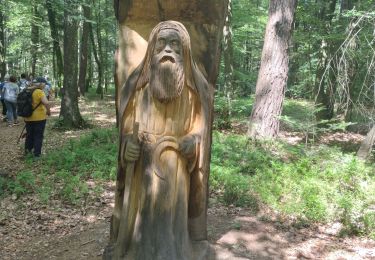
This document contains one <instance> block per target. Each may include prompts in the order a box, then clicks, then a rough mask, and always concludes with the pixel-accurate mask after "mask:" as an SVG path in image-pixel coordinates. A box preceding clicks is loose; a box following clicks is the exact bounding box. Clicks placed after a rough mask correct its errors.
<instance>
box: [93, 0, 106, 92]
mask: <svg viewBox="0 0 375 260" xmlns="http://www.w3.org/2000/svg"><path fill="white" fill-rule="evenodd" d="M98 3H99V6H98V10H100V9H101V7H100V1H99V2H98ZM92 4H93V7H94V8H95V7H96V5H95V1H94V0H93V1H92ZM101 24H102V23H101V15H100V12H96V27H95V32H96V41H97V42H96V43H97V44H95V32H94V28H92V26H91V28H92V30H91V43H92V50H93V54H94V58H95V62H96V65H97V70H98V86H97V89H96V93H97V94H100V98H101V99H103V63H102V60H103V59H102V37H101V33H100V27H101Z"/></svg>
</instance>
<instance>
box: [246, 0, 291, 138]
mask: <svg viewBox="0 0 375 260" xmlns="http://www.w3.org/2000/svg"><path fill="white" fill-rule="evenodd" d="M296 4H297V0H285V1H277V0H270V3H269V10H268V15H269V18H268V23H267V27H266V33H265V39H264V46H263V50H262V59H261V66H260V70H259V74H258V81H257V85H256V93H255V94H256V96H255V103H254V106H253V110H252V112H251V116H250V122H249V129H248V136H249V137H252V138H273V137H276V136H277V134H278V132H279V116H280V115H281V111H282V104H283V100H284V93H285V88H286V83H287V78H288V68H289V66H288V62H289V57H288V46H289V39H290V36H291V32H292V22H293V19H294V12H295V9H296Z"/></svg>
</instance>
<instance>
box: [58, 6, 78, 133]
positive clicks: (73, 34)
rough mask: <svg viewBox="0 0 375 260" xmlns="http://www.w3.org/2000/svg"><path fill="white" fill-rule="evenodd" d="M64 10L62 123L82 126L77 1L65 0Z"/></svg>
mask: <svg viewBox="0 0 375 260" xmlns="http://www.w3.org/2000/svg"><path fill="white" fill-rule="evenodd" d="M64 3H65V11H64V64H65V66H64V75H65V77H64V94H63V97H62V100H61V112H60V116H61V117H62V125H63V126H65V127H68V128H80V127H82V126H83V125H84V121H83V119H82V116H81V114H80V112H79V107H78V88H77V69H78V68H77V61H78V42H77V40H78V36H77V31H78V21H77V20H76V19H75V16H76V13H74V12H75V10H77V7H78V6H77V2H76V1H75V0H65V2H64Z"/></svg>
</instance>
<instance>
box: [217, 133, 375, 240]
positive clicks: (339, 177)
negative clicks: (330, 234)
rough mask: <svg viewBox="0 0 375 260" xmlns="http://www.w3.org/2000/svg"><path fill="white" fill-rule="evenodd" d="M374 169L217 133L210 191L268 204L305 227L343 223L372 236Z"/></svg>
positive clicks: (338, 156) (333, 151)
mask: <svg viewBox="0 0 375 260" xmlns="http://www.w3.org/2000/svg"><path fill="white" fill-rule="evenodd" d="M374 166H375V165H368V164H365V163H364V162H362V161H360V160H357V159H356V157H355V156H354V155H351V154H344V153H342V152H341V151H340V150H339V149H337V148H330V147H327V146H314V147H310V148H309V149H307V148H305V147H303V146H290V145H287V144H284V143H281V142H272V143H265V142H251V141H248V140H247V139H246V138H245V137H243V136H237V135H225V134H222V133H219V132H214V135H213V146H212V161H211V176H210V185H211V189H213V190H215V191H218V195H219V197H220V198H221V200H222V201H223V202H224V203H226V204H234V205H237V206H249V207H251V208H252V209H255V210H256V209H257V208H258V204H259V203H265V204H267V205H269V206H270V207H272V208H274V209H275V210H277V211H278V212H280V213H281V214H286V215H289V216H295V217H296V218H297V219H299V220H301V221H304V222H306V221H307V222H316V221H319V222H328V221H341V222H342V223H343V224H344V227H345V229H344V230H346V231H345V232H347V233H351V234H369V235H370V234H374V232H375V229H374V226H375V225H374V224H373V223H374V222H372V220H373V218H374V205H375V170H374V169H375V167H374Z"/></svg>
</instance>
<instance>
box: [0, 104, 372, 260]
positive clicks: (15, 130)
mask: <svg viewBox="0 0 375 260" xmlns="http://www.w3.org/2000/svg"><path fill="white" fill-rule="evenodd" d="M99 109H100V111H98V110H99ZM108 111H114V109H113V102H110V103H109V102H108V101H107V102H102V103H100V102H99V103H96V104H94V105H90V106H89V105H87V106H84V107H83V108H82V109H81V112H82V113H83V114H84V115H85V116H87V117H89V118H90V117H92V118H93V122H95V124H96V125H97V126H98V127H100V126H101V127H107V126H110V125H113V124H114V113H113V112H111V113H110V114H108ZM57 115H58V107H57V106H56V107H55V108H54V109H53V117H54V118H56V117H57ZM51 121H53V120H50V122H51ZM21 130H22V125H20V126H16V127H7V125H6V124H5V123H1V124H0V149H1V151H0V152H1V155H2V162H1V164H0V173H1V174H2V175H4V176H5V175H6V176H11V175H14V174H17V172H18V171H19V170H20V169H22V168H23V167H24V163H23V161H22V145H18V144H17V143H16V139H17V138H18V135H19V134H20V132H21ZM85 131H86V130H85ZM85 131H69V132H66V133H64V134H61V133H56V132H54V131H52V130H51V125H47V132H46V142H45V146H44V151H45V152H48V151H49V150H50V149H56V148H58V147H59V146H60V145H61V144H62V143H63V142H65V141H66V139H67V138H75V137H77V136H79V135H81V134H82V133H84V132H85ZM105 187H106V188H105V190H104V191H103V193H102V194H101V195H100V196H97V197H94V198H91V199H90V200H88V201H85V202H83V203H82V205H78V206H72V205H66V204H63V203H61V202H60V201H53V200H51V201H49V203H48V205H43V204H40V203H38V198H37V197H34V196H27V197H21V198H16V197H15V196H9V197H6V198H4V199H2V200H1V201H0V259H2V260H8V259H9V260H18V259H20V260H21V259H35V260H42V259H43V260H44V259H62V260H65V259H101V256H102V253H103V248H104V247H105V245H106V243H107V240H108V235H109V218H110V216H111V212H112V209H113V195H114V184H113V183H112V182H108V183H106V185H105ZM339 228H340V225H339V224H338V223H332V224H330V225H326V226H310V227H305V228H300V229H298V228H296V227H293V225H291V224H290V223H288V222H287V221H281V220H280V219H278V218H276V217H274V214H273V213H271V212H268V211H265V210H263V211H262V212H261V213H258V214H254V213H252V212H251V211H250V210H248V209H243V208H235V207H225V206H223V205H221V204H220V203H218V202H215V199H214V198H211V203H210V208H209V209H208V234H209V242H210V245H211V249H212V250H211V252H212V254H211V259H228V260H232V259H234V260H235V259H337V260H338V259H340V260H342V259H348V260H349V259H350V260H352V259H358V260H359V259H375V242H374V241H372V240H369V239H364V238H339V237H338V236H337V233H338V231H339Z"/></svg>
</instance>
